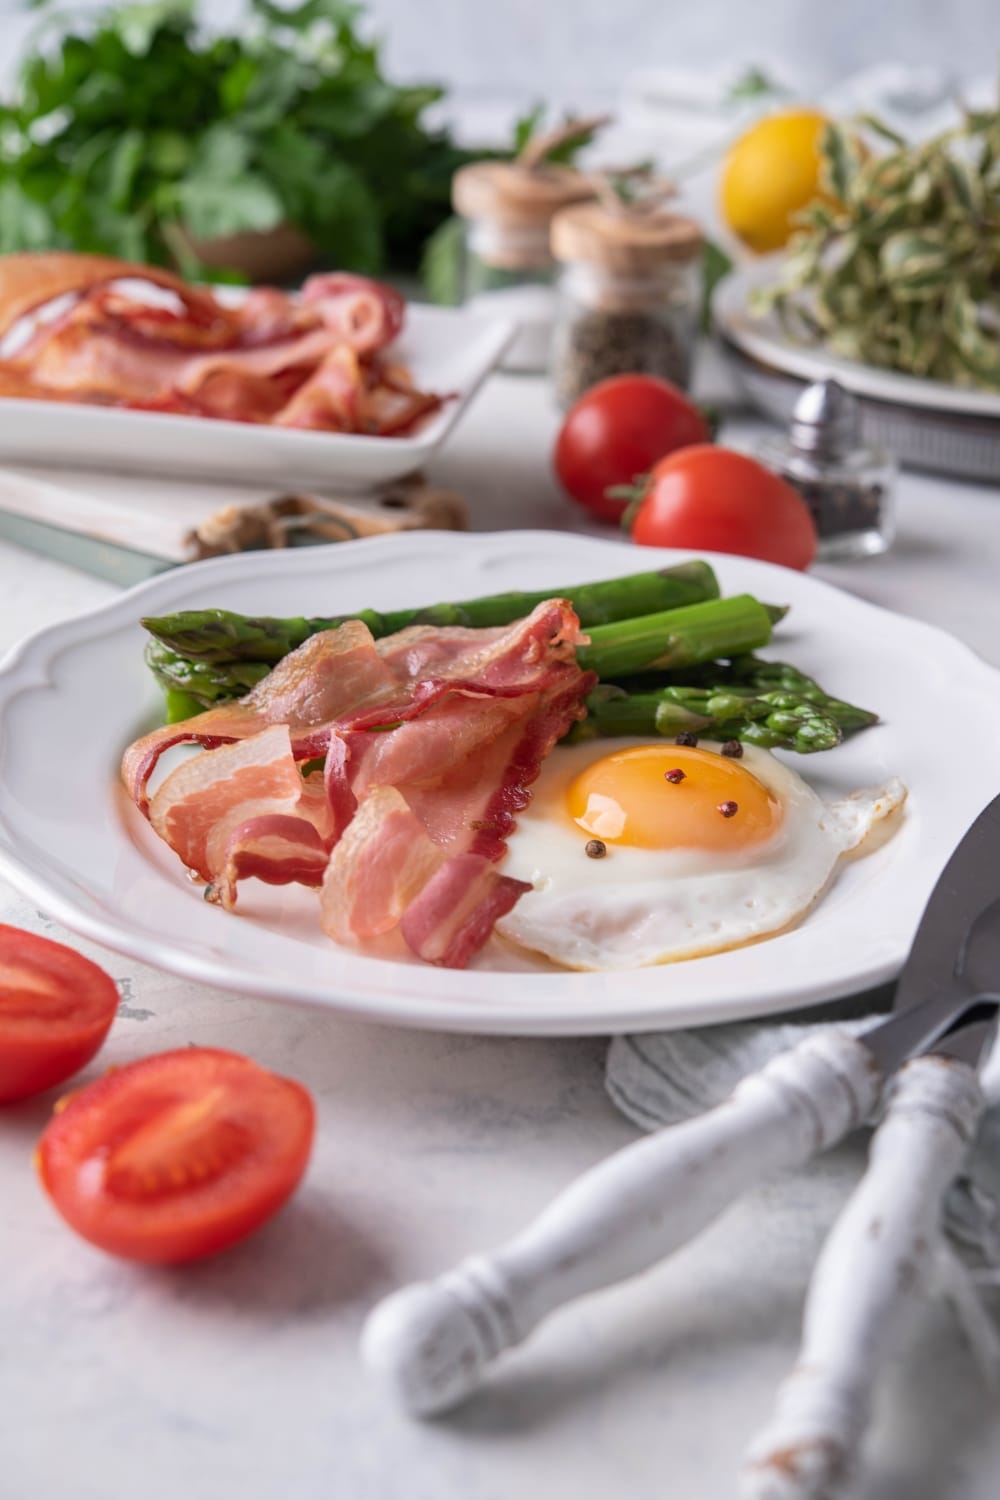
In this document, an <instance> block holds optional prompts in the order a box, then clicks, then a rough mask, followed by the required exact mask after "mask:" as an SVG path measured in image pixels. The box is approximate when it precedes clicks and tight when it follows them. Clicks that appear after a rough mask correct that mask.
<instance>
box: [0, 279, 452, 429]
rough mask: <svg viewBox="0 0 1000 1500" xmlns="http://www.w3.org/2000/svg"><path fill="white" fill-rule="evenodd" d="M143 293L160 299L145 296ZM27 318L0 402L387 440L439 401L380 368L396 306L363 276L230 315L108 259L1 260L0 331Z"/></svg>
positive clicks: (203, 295)
mask: <svg viewBox="0 0 1000 1500" xmlns="http://www.w3.org/2000/svg"><path fill="white" fill-rule="evenodd" d="M136 283H144V284H145V287H146V289H147V290H146V292H145V300H143V288H142V286H140V287H139V288H138V291H136V290H135V284H136ZM149 288H153V289H155V290H156V292H157V293H159V294H160V303H162V302H163V301H164V298H163V296H162V294H163V293H168V294H169V296H168V297H167V299H165V300H166V302H167V303H168V304H169V305H160V303H153V302H150V300H149V290H148V289H149ZM66 299H68V301H67V305H66V306H65V307H61V306H60V305H59V304H60V303H61V301H63V300H66ZM46 311H48V312H49V313H51V314H52V316H45V315H44V314H45V313H46ZM35 315H38V321H37V322H36V323H35V326H34V327H33V329H32V330H31V332H30V334H29V336H28V337H27V339H26V341H24V342H22V344H21V346H20V348H18V349H17V350H16V351H15V352H11V353H8V355H7V357H6V358H0V394H2V395H6V396H14V397H30V398H34V399H40V400H45V399H53V400H66V399H73V400H79V401H85V402H91V403H98V404H102V405H109V404H114V405H119V406H127V407H134V408H137V409H139V410H143V411H160V412H180V413H184V414H188V415H198V416H206V417H217V418H218V417H221V418H224V419H226V420H230V421H242V422H256V423H265V422H267V423H271V422H273V423H277V424H279V425H281V426H285V427H297V428H309V429H312V430H318V431H337V432H349V433H358V434H374V435H377V436H384V437H392V436H398V435H401V434H403V433H406V432H411V431H412V430H413V428H414V427H415V425H416V424H417V423H418V422H419V421H421V420H422V419H423V418H424V417H425V416H427V415H428V414H429V413H430V412H432V411H434V410H436V409H437V408H438V407H440V405H441V404H442V401H444V400H445V399H447V398H446V397H443V396H438V395H433V394H430V393H428V392H424V391H419V390H417V389H416V388H415V387H414V386H413V384H412V381H411V380H410V378H409V376H408V375H407V373H406V371H405V370H401V369H400V368H399V367H398V366H396V365H389V364H386V363H385V362H384V361H383V360H382V358H381V351H382V350H384V349H385V348H386V347H387V345H389V344H390V343H391V342H392V341H393V340H394V339H395V338H397V337H398V335H399V333H400V332H401V330H402V327H403V321H404V317H405V303H404V300H403V298H402V297H401V296H400V295H399V293H398V292H396V291H395V290H394V289H393V288H391V287H386V286H382V285H381V284H380V283H378V282H374V281H370V280H368V279H367V278H366V277H363V276H353V275H348V274H346V273H342V272H338V273H335V274H330V275H322V276H314V277H311V278H310V279H309V280H308V281H307V282H306V284H305V286H304V288H303V291H302V294H301V296H300V297H299V299H298V300H296V301H293V300H292V299H291V298H289V297H288V296H286V295H285V294H284V293H283V292H280V291H277V290H276V289H274V288H258V289H257V290H256V291H254V292H252V293H250V294H249V295H248V296H247V297H246V299H245V300H244V301H243V303H242V304H241V305H240V306H237V307H228V306H226V305H225V304H223V303H221V302H218V301H217V300H216V299H215V297H214V296H213V295H212V293H211V292H209V291H207V290H205V289H202V288H198V287H192V286H189V285H187V284H186V283H185V282H183V281H182V280H181V279H180V278H179V277H177V276H174V275H172V274H171V273H169V272H165V271H159V270H156V269H155V268H152V267H149V266H139V265H132V264H129V263H128V262H125V261H118V260H112V259H108V258H105V257H103V256H87V255H81V256H73V255H65V254H62V253H59V254H53V255H47V254H30V255H14V256H6V257H3V258H0V337H3V336H4V335H5V334H7V333H10V332H11V331H12V330H14V329H15V327H17V326H18V325H19V324H21V322H22V320H23V319H24V318H27V317H31V316H35ZM19 331H20V330H19Z"/></svg>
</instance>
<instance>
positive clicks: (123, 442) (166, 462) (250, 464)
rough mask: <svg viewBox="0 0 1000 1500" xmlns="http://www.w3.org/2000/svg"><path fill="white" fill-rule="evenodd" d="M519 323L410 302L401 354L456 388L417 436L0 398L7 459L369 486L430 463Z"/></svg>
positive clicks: (1, 441) (286, 484) (425, 385)
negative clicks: (307, 428)
mask: <svg viewBox="0 0 1000 1500" xmlns="http://www.w3.org/2000/svg"><path fill="white" fill-rule="evenodd" d="M516 330H517V325H516V324H515V323H513V322H509V321H505V320H503V319H494V318H482V317H476V316H475V315H473V314H471V313H467V312H465V311H464V310H463V309H461V308H447V307H429V306H425V305H424V304H422V303H410V304H408V306H407V321H406V326H405V328H404V329H403V333H402V334H401V336H400V338H399V339H398V340H397V342H396V343H395V345H393V349H392V353H393V357H394V358H396V359H398V360H399V361H401V362H402V363H403V364H405V365H406V366H407V367H408V369H409V370H410V373H411V375H412V377H413V379H414V381H415V382H416V384H417V385H418V386H419V387H420V389H421V390H426V391H439V392H441V393H443V394H449V395H453V397H454V399H452V400H449V401H447V402H445V404H444V406H443V407H442V409H441V410H440V411H439V412H437V413H436V414H435V415H434V416H433V417H432V418H431V419H430V420H429V421H427V422H426V423H425V424H424V425H423V426H422V427H421V428H420V429H419V430H418V431H417V432H416V433H415V434H414V435H413V436H412V437H360V436H355V435H353V434H345V433H339V432H301V431H295V430H293V429H289V428H280V427H270V426H258V425H256V424H254V423H250V422H225V421H219V420H217V419H215V418H209V417H186V416H174V415H172V414H168V413H161V412H143V411H129V410H128V409H126V408H116V407H104V406H87V405H85V404H83V403H82V402H81V403H79V404H78V403H76V402H64V401H22V400H17V399H13V398H9V397H4V398H0V463H4V462H7V463H13V462H17V463H43V464H46V465H53V464H56V465H60V464H61V465H73V466H76V467H79V466H81V465H83V466H84V467H86V468H91V469H94V468H96V469H105V470H115V471H123V472H130V473H137V474H163V475H170V476H174V477H176V478H180V479H195V480H202V481H204V482H206V483H207V482H212V481H218V480H230V481H238V482H245V483H248V484H255V485H276V486H279V487H280V488H281V489H283V490H288V489H290V488H293V487H295V486H303V485H312V486H327V487H329V486H332V485H335V486H337V487H339V488H340V489H349V490H350V489H353V490H367V489H375V488H377V487H378V486H379V485H383V484H388V483H391V481H392V480H394V479H398V478H400V477H401V476H402V475H403V474H411V473H413V472H414V471H415V470H416V469H419V468H421V467H422V466H423V465H424V464H425V463H426V462H427V461H428V459H429V458H430V457H431V455H432V454H433V453H434V452H435V450H436V449H437V448H439V447H440V446H441V444H442V443H443V442H444V441H445V439H446V438H447V436H448V434H449V433H450V431H451V429H452V428H453V427H454V425H455V423H456V422H457V421H458V419H459V417H460V416H461V414H462V412H463V411H464V409H465V407H466V406H467V405H468V403H469V401H470V400H471V398H472V396H473V395H474V393H475V392H476V390H477V389H478V387H479V386H480V385H481V384H482V382H483V380H484V379H485V378H486V376H487V375H488V374H489V372H490V371H491V370H492V369H493V368H494V366H495V365H496V364H497V363H498V362H499V360H500V358H501V356H502V355H503V352H504V350H505V349H506V348H507V345H508V344H509V343H510V341H511V339H512V338H513V336H514V334H515V332H516Z"/></svg>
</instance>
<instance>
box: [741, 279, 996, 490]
mask: <svg viewBox="0 0 1000 1500" xmlns="http://www.w3.org/2000/svg"><path fill="white" fill-rule="evenodd" d="M780 266H781V257H780V256H769V257H767V258H766V259H764V260H761V261H757V262H754V263H753V264H751V265H747V266H742V267H740V268H738V269H737V270H735V271H733V272H731V273H730V274H729V275H728V276H727V277H726V278H725V280H724V281H722V282H720V284H719V286H718V287H717V289H716V292H715V295H714V298H713V302H712V316H713V321H714V325H715V331H716V334H717V336H718V338H719V340H720V342H721V344H722V348H723V350H724V351H725V353H726V355H727V357H728V358H729V360H730V362H731V363H732V365H733V367H734V369H735V371H736V373H737V375H738V377H739V379H740V382H741V384H742V386H743V388H744V390H745V391H746V393H747V395H748V397H749V398H750V399H751V400H752V401H753V402H754V404H755V405H756V406H758V407H759V408H760V409H761V410H762V411H764V412H765V413H766V414H767V415H768V416H771V417H773V418H775V419H776V420H777V421H780V422H787V421H788V420H789V419H790V417H791V414H792V408H793V407H794V405H795V401H796V399H797V397H798V395H799V394H800V392H801V391H802V389H803V388H804V387H805V386H806V385H809V384H811V383H812V382H813V381H817V380H830V379H833V380H837V381H839V382H840V384H841V385H842V386H844V388H845V389H846V390H849V391H851V392H852V393H853V394H854V395H855V396H857V397H858V400H859V402H860V406H861V424H862V432H863V435H864V437H865V439H866V440H867V441H868V442H870V443H875V444H877V445H879V446H881V447H883V448H885V449H886V450H887V451H888V452H890V453H892V454H894V455H895V457H897V458H898V459H899V460H900V462H902V463H904V464H907V463H908V464H912V465H913V467H914V468H923V469H929V470H932V471H934V472H937V473H944V474H956V475H961V476H965V477H968V478H972V479H985V480H994V481H995V479H996V476H997V474H998V473H1000V392H995V391H988V390H981V389H976V388H973V387H969V386H959V385H949V384H947V383H946V382H944V381H941V380H927V379H922V378H920V377H919V376H916V375H904V374H901V373H899V372H898V371H896V370H883V369H879V368H877V367H876V366H875V365H868V364H862V363H860V362H859V361H857V360H850V359H843V358H840V357H838V356H837V355H835V354H831V353H830V352H829V351H828V350H827V349H825V348H824V347H823V346H822V345H821V344H806V343H802V342H797V341H795V340H794V339H792V338H791V337H790V336H789V334H788V333H787V332H786V331H785V329H784V328H783V327H782V324H781V320H780V318H779V317H778V315H777V313H776V312H773V311H771V312H766V313H758V312H755V311H754V310H753V308H752V299H753V296H754V294H755V293H756V292H758V291H759V290H761V289H762V288H764V287H767V286H770V285H771V284H772V283H773V282H774V281H775V280H776V278H777V276H778V272H779V269H780Z"/></svg>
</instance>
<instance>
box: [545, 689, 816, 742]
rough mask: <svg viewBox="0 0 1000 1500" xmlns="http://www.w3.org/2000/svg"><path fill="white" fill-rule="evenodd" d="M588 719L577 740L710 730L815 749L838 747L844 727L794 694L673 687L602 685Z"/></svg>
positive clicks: (718, 735)
mask: <svg viewBox="0 0 1000 1500" xmlns="http://www.w3.org/2000/svg"><path fill="white" fill-rule="evenodd" d="M587 710H588V714H587V718H586V719H584V720H583V721H582V722H581V723H579V724H577V725H575V726H574V727H573V729H572V730H571V731H570V733H569V735H568V736H567V739H568V740H569V741H570V742H571V743H577V742H579V741H581V740H587V739H597V738H601V737H605V736H614V735H626V734H628V735H653V734H658V735H662V736H664V737H666V738H671V737H673V736H674V735H677V734H680V733H682V732H689V733H695V734H701V733H704V732H705V731H709V732H710V733H711V735H712V738H713V739H722V740H727V739H738V740H745V741H746V742H747V743H748V744H751V745H760V746H762V747H763V748H765V749H769V750H775V749H780V750H797V751H799V753H800V754H809V753H811V752H813V751H816V750H832V749H833V748H834V747H835V746H836V745H839V744H840V742H841V740H842V739H843V737H844V730H843V729H842V728H841V726H840V724H839V723H838V722H837V720H836V719H835V718H834V717H833V716H832V715H831V714H830V713H828V712H827V711H826V710H825V708H823V707H822V706H820V705H819V704H817V703H812V702H808V701H806V700H805V699H802V698H796V697H795V696H794V695H793V694H791V693H781V692H772V693H762V694H759V695H757V694H752V693H732V692H730V691H728V690H727V689H726V688H725V687H722V688H719V689H714V690H713V689H711V688H693V687H667V688H660V689H659V690H658V691H655V692H647V693H626V692H625V691H624V690H623V689H621V688H616V687H614V686H611V685H608V684H603V683H602V684H601V685H600V686H599V687H597V688H596V689H595V690H594V692H593V693H591V694H590V696H589V698H588V699H587Z"/></svg>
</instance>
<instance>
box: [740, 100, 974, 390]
mask: <svg viewBox="0 0 1000 1500" xmlns="http://www.w3.org/2000/svg"><path fill="white" fill-rule="evenodd" d="M822 149H823V157H824V169H823V171H824V188H825V191H826V192H827V193H828V194H829V197H830V201H826V200H824V199H817V200H816V201H815V202H814V203H812V204H811V205H810V206H809V208H808V209H806V210H805V211H804V212H803V214H802V215H801V221H802V224H803V228H802V229H801V230H800V231H799V232H798V233H797V234H796V236H795V237H794V238H793V240H792V242H791V245H790V248H789V252H788V255H787V258H786V260H785V262H784V265H783V267H782V270H781V274H780V278H779V280H778V282H777V283H776V285H774V286H772V287H768V288H766V289H763V290H762V291H760V292H759V293H758V294H757V295H756V296H755V299H754V303H753V308H754V310H755V311H767V310H769V309H774V310H776V311H777V313H778V314H779V316H780V317H781V320H782V323H783V325H784V327H785V330H786V332H788V333H789V334H790V335H791V336H792V337H795V338H798V339H802V340H805V341H809V342H822V343H823V344H825V346H826V347H827V348H828V349H829V350H830V352H831V353H832V354H836V355H840V356H842V357H844V358H847V359H855V360H861V361H863V362H864V363H866V364H872V365H878V366H881V367H883V368H885V369H891V370H900V371H904V372H905V373H907V374H910V375H920V376H926V377H929V378H931V379H934V380H944V381H950V382H954V383H955V384H958V385H966V386H969V385H975V386H982V387H985V388H986V389H991V390H996V389H1000V109H995V110H981V111H972V110H970V111H967V112H966V113H965V115H964V118H963V120H962V123H961V124H960V125H959V126H957V127H956V128H954V129H952V130H949V131H947V132H945V133H943V134H941V135H938V136H936V137H934V138H933V139H931V140H928V141H926V142H924V143H922V144H919V145H911V144H908V143H907V142H906V141H905V140H903V138H902V137H901V136H899V135H897V134H896V133H895V132H894V131H892V130H890V129H889V128H888V127H887V126H886V125H884V124H883V123H882V122H881V121H879V120H877V119H875V118H873V117H871V116H863V117H860V118H859V119H858V120H857V121H855V122H852V123H851V124H831V125H830V126H829V127H828V128H827V130H826V133H825V136H824V139H823V143H822Z"/></svg>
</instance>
